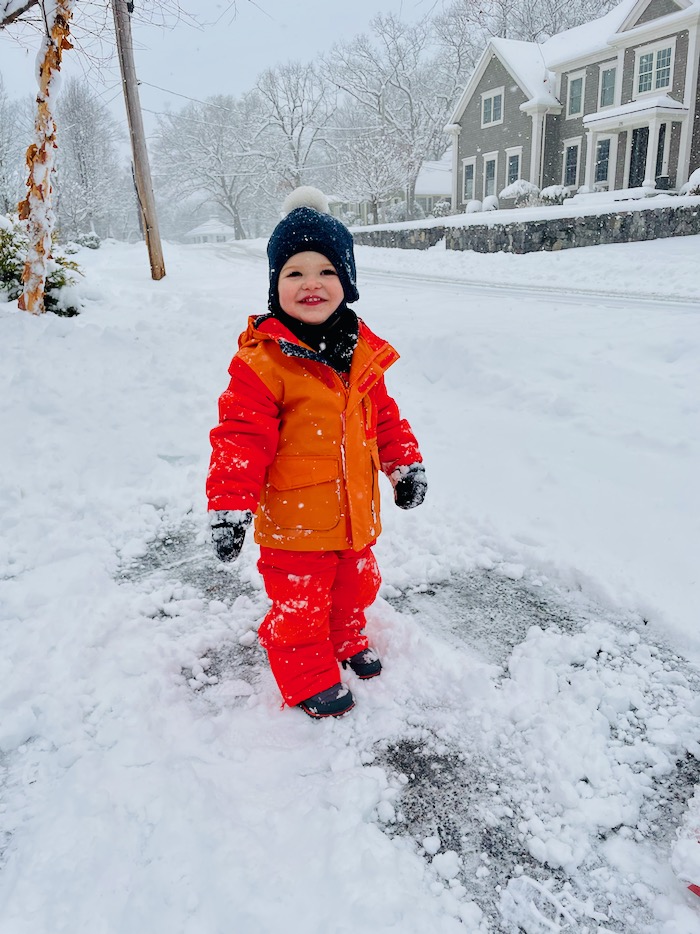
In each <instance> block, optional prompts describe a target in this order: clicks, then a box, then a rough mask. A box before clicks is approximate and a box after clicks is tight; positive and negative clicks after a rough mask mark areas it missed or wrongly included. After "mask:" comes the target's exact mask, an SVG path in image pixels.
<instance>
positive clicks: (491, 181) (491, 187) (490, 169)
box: [484, 159, 496, 196]
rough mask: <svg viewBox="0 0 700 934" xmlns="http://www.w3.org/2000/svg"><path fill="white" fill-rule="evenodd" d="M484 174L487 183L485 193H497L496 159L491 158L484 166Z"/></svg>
mask: <svg viewBox="0 0 700 934" xmlns="http://www.w3.org/2000/svg"><path fill="white" fill-rule="evenodd" d="M484 175H485V178H486V184H485V186H484V194H485V195H487V196H488V195H495V194H496V160H495V159H489V161H488V162H487V163H486V165H485V166H484Z"/></svg>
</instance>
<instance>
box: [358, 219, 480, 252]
mask: <svg viewBox="0 0 700 934" xmlns="http://www.w3.org/2000/svg"><path fill="white" fill-rule="evenodd" d="M444 237H445V228H444V227H443V226H442V225H440V226H436V227H410V228H400V229H398V230H387V229H386V228H383V229H381V230H358V231H354V230H353V231H352V238H353V240H354V241H355V243H359V244H360V245H361V246H388V247H398V248H399V249H402V250H427V249H428V247H430V246H435V244H436V243H439V242H440V241H441V240H443V239H444ZM468 249H471V248H470V247H468Z"/></svg>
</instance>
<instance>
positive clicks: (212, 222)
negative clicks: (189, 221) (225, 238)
mask: <svg viewBox="0 0 700 934" xmlns="http://www.w3.org/2000/svg"><path fill="white" fill-rule="evenodd" d="M235 233H236V231H235V230H234V229H233V227H229V226H228V224H224V223H222V222H221V221H220V220H217V219H216V218H215V217H210V218H209V220H208V221H205V222H204V223H203V224H200V225H199V227H193V228H192V230H188V231H187V233H186V234H185V236H186V237H202V236H204V235H206V234H231V236H234V235H235Z"/></svg>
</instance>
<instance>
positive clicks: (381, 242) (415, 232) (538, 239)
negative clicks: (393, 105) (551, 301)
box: [353, 204, 700, 253]
mask: <svg viewBox="0 0 700 934" xmlns="http://www.w3.org/2000/svg"><path fill="white" fill-rule="evenodd" d="M690 234H700V205H697V204H692V205H684V204H680V205H678V206H677V207H676V206H673V207H660V208H654V207H648V208H643V209H642V210H639V211H615V212H613V213H610V214H591V215H587V216H583V217H576V216H571V217H552V218H544V219H540V220H534V221H523V222H522V223H519V222H515V221H514V222H511V223H509V224H488V225H487V224H473V225H470V226H469V227H445V226H444V225H442V224H440V225H436V226H435V227H414V228H400V229H393V230H387V229H386V228H385V229H383V230H371V231H358V232H353V238H354V240H355V243H359V244H362V245H364V246H382V247H398V248H400V249H405V250H426V249H427V248H428V247H431V246H435V244H436V243H439V242H440V240H442V239H443V238H444V239H445V246H446V247H447V249H448V250H474V251H475V252H476V253H499V252H505V253H535V252H537V251H539V250H568V249H570V248H572V247H580V246H598V245H599V244H601V243H633V242H635V241H639V240H659V239H662V238H665V237H684V236H688V235H690Z"/></svg>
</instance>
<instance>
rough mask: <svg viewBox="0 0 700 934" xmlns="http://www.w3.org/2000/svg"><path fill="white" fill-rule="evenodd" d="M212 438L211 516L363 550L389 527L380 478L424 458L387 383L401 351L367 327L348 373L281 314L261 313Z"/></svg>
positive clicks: (285, 543)
mask: <svg viewBox="0 0 700 934" xmlns="http://www.w3.org/2000/svg"><path fill="white" fill-rule="evenodd" d="M238 344H239V350H238V353H237V354H236V355H235V357H234V358H233V360H232V362H231V366H230V367H229V373H230V376H231V382H230V384H229V386H228V389H226V391H225V392H224V393H223V395H222V396H221V398H220V399H219V424H218V426H217V427H216V428H214V429H213V430H212V432H211V443H212V457H211V464H210V468H209V475H208V478H207V496H208V499H209V509H210V510H219V509H231V510H244V509H250V510H251V512H255V513H256V517H255V541H256V542H257V543H258V544H260V545H265V546H267V547H271V548H286V549H292V550H298V551H322V550H328V551H341V550H345V549H348V548H352V549H354V550H360V549H362V548H364V547H365V546H366V545H368V544H370V543H371V542H373V541H374V539H375V538H376V537H377V536H378V535H379V532H380V531H381V524H380V519H379V482H378V471H379V470H383V471H384V473H386V474H387V475H390V474H391V473H392V472H393V471H394V470H396V468H397V467H401V466H405V465H408V464H413V463H417V462H420V461H421V460H422V458H421V455H420V452H419V450H418V443H417V441H416V439H415V437H414V435H413V432H412V431H411V428H410V426H409V424H408V422H407V421H405V420H404V419H402V418H401V416H400V414H399V410H398V406H397V405H396V402H395V401H394V400H393V399H392V398H391V396H389V394H388V393H387V390H386V386H385V384H384V373H385V372H386V370H387V369H388V368H389V367H390V366H391V365H392V364H393V363H395V362H396V360H398V358H399V355H398V354H397V352H396V351H395V350H394V348H393V347H392V346H391V345H390V344H388V343H387V342H386V341H384V340H382V339H381V338H379V337H377V336H376V335H375V334H373V333H372V331H370V329H369V328H368V327H367V325H365V324H364V322H362V321H360V322H359V337H358V342H357V347H356V348H355V352H354V354H353V358H352V365H351V368H350V373H349V375H348V376H345V377H343V376H341V375H340V374H339V373H337V372H336V371H335V370H334V369H332V368H331V367H330V366H329V365H328V364H326V363H324V362H322V360H321V359H320V357H319V356H318V354H317V353H316V352H315V351H313V350H312V349H311V348H309V347H307V346H306V345H305V344H303V343H301V342H300V341H299V340H298V339H297V338H296V337H295V336H294V335H293V334H292V333H291V332H290V331H289V330H287V328H285V327H284V325H283V324H281V322H279V321H278V320H277V319H276V318H273V317H270V316H264V317H262V318H255V317H251V318H250V319H249V321H248V329H247V331H246V332H245V333H244V334H242V335H241V336H240V338H239V342H238Z"/></svg>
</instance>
